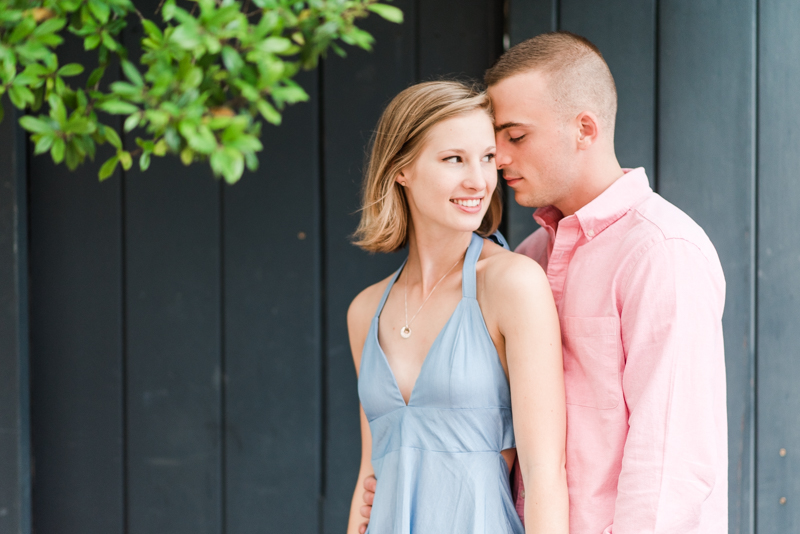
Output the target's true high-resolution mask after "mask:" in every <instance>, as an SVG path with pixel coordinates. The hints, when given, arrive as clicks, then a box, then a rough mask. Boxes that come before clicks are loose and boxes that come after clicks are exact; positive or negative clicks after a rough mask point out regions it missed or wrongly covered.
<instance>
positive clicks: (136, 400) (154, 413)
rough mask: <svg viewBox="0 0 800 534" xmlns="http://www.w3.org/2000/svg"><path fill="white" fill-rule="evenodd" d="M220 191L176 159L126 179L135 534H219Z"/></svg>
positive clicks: (148, 9)
mask: <svg viewBox="0 0 800 534" xmlns="http://www.w3.org/2000/svg"><path fill="white" fill-rule="evenodd" d="M142 4H144V5H138V7H139V9H140V10H141V11H142V12H145V13H152V12H154V11H155V9H156V5H157V2H156V1H152V0H149V1H147V2H142ZM140 38H141V25H139V24H136V23H133V24H130V25H129V26H128V27H127V28H126V29H125V43H127V44H128V45H129V46H128V48H129V50H131V52H132V53H131V56H133V57H132V60H133V61H137V62H138V55H137V54H136V52H138V51H139V47H138V46H136V43H138V42H139V39H140ZM134 139H135V135H134V134H129V135H126V136H125V143H126V146H127V147H135V146H136V145H135V142H134ZM220 186H221V183H220V182H219V181H217V180H215V179H214V178H213V177H212V175H211V171H210V170H209V168H208V165H207V164H195V165H192V166H190V167H185V166H183V165H182V164H181V163H180V161H179V160H178V159H177V158H176V157H174V156H169V157H166V158H154V160H153V163H152V165H151V166H150V168H149V169H148V171H147V172H145V173H141V172H139V170H138V165H136V164H134V166H133V167H132V168H131V170H130V171H128V172H127V173H126V176H125V191H124V195H125V204H124V205H125V277H126V280H125V291H126V295H127V298H126V306H125V318H126V356H127V360H126V371H127V429H126V430H127V450H128V458H127V460H128V461H127V474H128V493H127V496H128V511H129V521H128V531H129V532H130V533H131V534H153V533H160V532H163V533H170V534H182V533H185V534H218V533H220V532H221V530H222V457H221V446H222V439H221V435H222V432H221V428H222V424H223V421H222V413H221V409H222V396H221V394H222V392H221V390H222V372H223V369H222V367H221V364H222V359H221V307H222V302H221V265H222V258H221V250H220V245H221V240H220V231H221V230H220V211H221V205H220V202H221V200H220V191H221V187H220Z"/></svg>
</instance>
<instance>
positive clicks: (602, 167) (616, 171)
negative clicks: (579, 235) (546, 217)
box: [555, 154, 625, 217]
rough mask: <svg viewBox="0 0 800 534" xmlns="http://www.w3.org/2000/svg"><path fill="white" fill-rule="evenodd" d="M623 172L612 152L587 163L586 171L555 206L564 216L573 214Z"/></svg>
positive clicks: (617, 178)
mask: <svg viewBox="0 0 800 534" xmlns="http://www.w3.org/2000/svg"><path fill="white" fill-rule="evenodd" d="M624 174H625V172H624V171H623V170H622V167H620V164H619V162H618V161H617V158H616V156H614V155H613V154H612V155H611V156H610V157H609V158H606V159H605V160H604V161H598V162H595V163H593V164H592V165H587V168H586V172H584V173H583V174H582V176H581V177H580V178H579V179H578V180H577V181H576V183H575V187H574V188H573V189H572V190H571V191H570V192H569V195H567V197H566V198H565V199H564V200H563V201H561V202H558V203H557V204H555V207H556V208H558V210H559V211H560V212H561V213H562V215H563V216H564V217H568V216H570V215H573V214H574V213H575V212H576V211H578V210H579V209H581V208H582V207H584V206H586V205H587V204H589V203H590V202H591V201H593V200H594V199H596V198H597V197H599V196H600V195H601V194H602V193H603V191H605V190H606V189H608V188H609V187H610V186H611V184H613V183H614V182H616V181H617V180H619V179H620V178H621V177H622V176H623V175H624Z"/></svg>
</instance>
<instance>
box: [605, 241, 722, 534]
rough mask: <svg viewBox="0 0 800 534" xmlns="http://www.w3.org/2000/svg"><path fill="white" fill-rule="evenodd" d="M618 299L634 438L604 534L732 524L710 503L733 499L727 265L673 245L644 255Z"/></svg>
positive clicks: (684, 533) (679, 531) (686, 245)
mask: <svg viewBox="0 0 800 534" xmlns="http://www.w3.org/2000/svg"><path fill="white" fill-rule="evenodd" d="M712 253H713V250H712ZM620 297H621V302H622V311H621V326H622V342H623V349H624V352H625V371H624V374H623V384H622V385H623V391H624V395H625V402H626V404H627V408H628V413H629V416H628V424H629V431H628V436H627V440H626V443H625V449H624V453H623V458H622V470H621V473H620V477H619V485H618V494H617V501H616V507H615V513H614V524H613V525H612V527H609V529H608V530H607V531H606V532H607V533H611V532H613V534H628V533H631V534H632V533H636V534H641V533H654V534H656V533H659V534H689V533H692V532H700V530H699V529H700V526H701V518H702V523H703V524H705V523H706V522H708V521H709V520H711V521H712V522H713V523H714V524H715V525H719V524H721V523H720V522H722V523H725V522H726V521H727V509H726V505H725V504H719V501H718V499H716V498H715V499H712V500H709V496H710V495H711V494H712V492H714V494H715V496H717V495H720V492H721V494H722V501H723V502H726V501H725V500H726V499H727V442H726V440H727V421H726V405H725V361H724V349H723V339H722V323H721V320H722V310H723V307H724V302H725V282H724V278H723V275H722V270H721V268H720V267H719V262H718V260H717V259H716V256H715V255H714V256H713V257H711V258H709V257H707V256H706V255H704V254H703V252H701V250H700V249H699V248H698V247H697V246H696V245H694V244H693V243H691V242H688V241H686V240H683V239H667V240H665V241H663V242H660V243H657V244H655V245H653V246H652V247H651V248H650V249H649V250H648V251H647V252H645V253H644V255H643V256H642V258H641V259H640V260H639V261H638V263H637V264H636V265H635V266H634V267H633V269H632V271H631V272H630V274H629V276H628V279H627V283H624V284H623V286H622V287H621V290H620ZM717 516H720V517H717ZM723 516H724V517H723ZM716 531H717V529H714V532H716ZM703 532H706V529H703Z"/></svg>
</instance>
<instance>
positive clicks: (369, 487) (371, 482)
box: [358, 475, 378, 534]
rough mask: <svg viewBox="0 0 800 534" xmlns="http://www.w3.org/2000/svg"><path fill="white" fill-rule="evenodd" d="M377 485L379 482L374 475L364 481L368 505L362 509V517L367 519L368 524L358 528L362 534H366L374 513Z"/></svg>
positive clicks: (365, 498) (365, 499)
mask: <svg viewBox="0 0 800 534" xmlns="http://www.w3.org/2000/svg"><path fill="white" fill-rule="evenodd" d="M377 485H378V481H377V480H376V479H375V477H374V476H372V475H370V476H368V477H367V478H365V479H364V490H365V491H364V502H365V503H367V504H365V505H364V506H362V507H361V515H362V516H364V517H366V518H367V522H366V523H363V524H362V525H361V526H360V527H358V531H359V532H360V533H361V534H364V533H365V532H366V531H367V525H368V524H369V514H370V513H371V512H372V502H373V501H374V500H375V487H376V486H377Z"/></svg>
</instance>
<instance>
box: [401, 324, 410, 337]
mask: <svg viewBox="0 0 800 534" xmlns="http://www.w3.org/2000/svg"><path fill="white" fill-rule="evenodd" d="M400 337H402V338H403V339H408V338H409V337H411V329H410V328H409V327H408V326H407V325H406V326H404V327H403V328H401V329H400Z"/></svg>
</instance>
